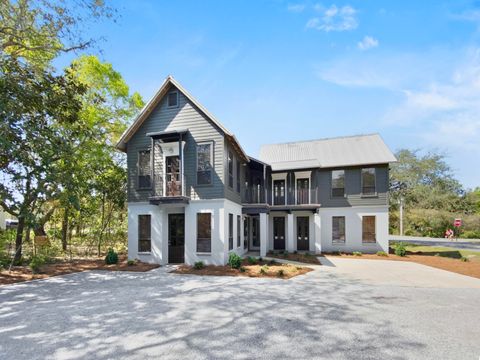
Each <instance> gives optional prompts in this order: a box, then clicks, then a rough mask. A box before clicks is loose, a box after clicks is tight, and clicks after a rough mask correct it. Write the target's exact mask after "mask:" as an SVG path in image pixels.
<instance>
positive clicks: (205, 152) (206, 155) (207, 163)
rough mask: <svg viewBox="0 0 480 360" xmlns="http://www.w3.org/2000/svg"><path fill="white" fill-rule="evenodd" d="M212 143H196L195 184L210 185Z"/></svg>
mask: <svg viewBox="0 0 480 360" xmlns="http://www.w3.org/2000/svg"><path fill="white" fill-rule="evenodd" d="M212 160H213V144H212V143H203V144H198V145H197V185H211V184H212V176H213V166H212Z"/></svg>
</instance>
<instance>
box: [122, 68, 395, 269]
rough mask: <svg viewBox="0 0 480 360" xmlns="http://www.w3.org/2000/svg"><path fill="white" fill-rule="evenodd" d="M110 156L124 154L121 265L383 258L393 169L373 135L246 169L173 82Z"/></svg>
mask: <svg viewBox="0 0 480 360" xmlns="http://www.w3.org/2000/svg"><path fill="white" fill-rule="evenodd" d="M117 148H118V149H119V150H121V151H124V152H126V153H127V166H128V256H129V258H137V259H140V260H142V261H146V262H156V263H160V264H167V263H187V264H193V263H195V262H196V261H203V262H205V263H207V264H225V263H226V262H227V260H228V256H229V253H230V252H236V253H237V254H239V255H242V254H244V253H246V252H247V251H256V252H259V253H260V255H261V256H265V255H266V254H267V252H268V251H270V250H275V251H282V250H286V251H295V250H297V251H310V252H315V253H321V252H322V251H327V252H330V251H346V252H349V251H362V252H376V251H378V250H383V251H388V166H389V165H388V164H389V163H390V162H393V161H396V159H395V157H394V156H393V154H392V153H391V152H390V150H389V149H388V148H387V146H386V145H385V143H384V142H383V141H382V139H381V138H380V136H379V135H376V134H374V135H363V136H352V137H341V138H333V139H323V140H314V141H305V142H295V143H286V144H276V145H265V146H263V147H262V148H261V151H260V156H259V158H260V159H254V158H252V157H249V156H248V155H247V154H246V153H245V151H244V150H243V149H242V146H241V145H240V143H239V142H238V140H237V139H236V138H235V136H234V135H233V134H232V133H231V132H230V131H228V130H227V129H226V128H225V127H224V126H223V125H222V124H221V123H220V122H219V121H218V120H217V119H215V117H214V116H213V115H212V114H210V113H209V112H208V111H207V110H206V109H205V108H204V107H203V106H202V105H201V104H200V103H199V102H198V101H197V100H195V99H194V98H193V97H192V96H191V95H190V94H189V93H188V92H187V91H186V90H185V89H184V88H183V87H182V86H181V85H180V84H179V83H178V82H177V81H176V80H175V79H173V78H172V77H170V76H169V77H168V78H167V79H166V80H165V82H164V83H163V85H162V86H161V87H160V89H159V90H158V92H157V93H156V94H155V95H154V96H153V98H152V99H151V100H150V101H149V102H148V103H147V104H146V106H145V107H144V108H143V109H142V111H141V112H140V114H139V115H138V116H137V118H136V119H135V121H134V122H133V124H132V125H131V126H130V127H129V128H128V129H127V131H125V133H124V134H123V135H122V137H121V139H120V140H119V142H118V144H117Z"/></svg>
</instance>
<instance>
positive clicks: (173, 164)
mask: <svg viewBox="0 0 480 360" xmlns="http://www.w3.org/2000/svg"><path fill="white" fill-rule="evenodd" d="M165 160H166V163H167V164H166V165H167V168H166V177H167V182H166V185H167V189H166V190H167V196H180V195H182V182H181V181H180V157H179V156H167V157H166V159H165Z"/></svg>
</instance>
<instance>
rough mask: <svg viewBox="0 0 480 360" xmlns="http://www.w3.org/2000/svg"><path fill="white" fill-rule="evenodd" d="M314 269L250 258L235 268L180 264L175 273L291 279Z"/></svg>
mask: <svg viewBox="0 0 480 360" xmlns="http://www.w3.org/2000/svg"><path fill="white" fill-rule="evenodd" d="M310 271H312V269H310V268H308V267H303V266H295V265H292V264H281V263H279V262H276V261H266V260H261V261H259V260H257V263H255V264H253V263H251V261H250V262H249V261H248V259H244V260H242V264H241V267H240V268H239V269H235V268H232V267H230V266H229V265H225V266H216V265H205V266H203V267H202V268H195V267H194V266H188V265H180V266H179V267H178V268H177V269H175V270H173V271H172V273H175V274H193V275H202V276H246V277H255V278H265V277H267V278H277V279H290V278H292V277H295V276H298V275H303V274H306V273H308V272H310Z"/></svg>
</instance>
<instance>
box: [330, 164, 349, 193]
mask: <svg viewBox="0 0 480 360" xmlns="http://www.w3.org/2000/svg"><path fill="white" fill-rule="evenodd" d="M335 171H343V195H342V196H336V195H333V173H334V172H335ZM346 183H347V172H346V171H345V169H337V170H331V171H330V198H331V199H343V198H345V197H346V196H347V192H346V191H345V189H346V187H345V185H346ZM335 189H341V188H335Z"/></svg>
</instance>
